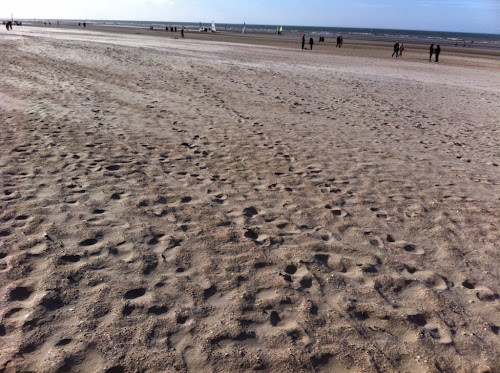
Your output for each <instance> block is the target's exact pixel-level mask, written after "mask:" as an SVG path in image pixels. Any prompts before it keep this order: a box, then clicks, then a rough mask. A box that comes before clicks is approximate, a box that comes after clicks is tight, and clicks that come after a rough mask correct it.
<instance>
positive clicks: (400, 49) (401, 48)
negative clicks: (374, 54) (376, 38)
mask: <svg viewBox="0 0 500 373" xmlns="http://www.w3.org/2000/svg"><path fill="white" fill-rule="evenodd" d="M404 50H405V46H404V43H401V45H399V41H397V42H396V44H394V52H392V57H394V55H396V57H402V56H403V51H404Z"/></svg>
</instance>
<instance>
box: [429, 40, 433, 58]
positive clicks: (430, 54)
mask: <svg viewBox="0 0 500 373" xmlns="http://www.w3.org/2000/svg"><path fill="white" fill-rule="evenodd" d="M433 53H434V44H431V47H430V48H429V62H431V58H432V54H433Z"/></svg>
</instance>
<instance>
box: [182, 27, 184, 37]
mask: <svg viewBox="0 0 500 373" xmlns="http://www.w3.org/2000/svg"><path fill="white" fill-rule="evenodd" d="M181 38H184V27H183V28H181Z"/></svg>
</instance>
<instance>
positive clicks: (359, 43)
mask: <svg viewBox="0 0 500 373" xmlns="http://www.w3.org/2000/svg"><path fill="white" fill-rule="evenodd" d="M17 27H18V28H19V27H36V28H43V29H45V28H46V29H49V30H51V29H52V30H57V29H65V30H80V31H97V32H110V33H117V34H135V35H155V36H160V37H166V38H174V39H178V38H180V30H179V29H178V31H177V32H176V33H175V32H170V31H165V30H164V29H162V30H160V29H154V30H150V29H149V28H147V27H136V26H125V27H123V26H115V25H95V24H89V25H88V26H87V27H83V26H81V27H79V26H78V25H77V24H76V25H73V24H71V25H68V24H64V25H60V26H57V25H51V26H44V25H40V24H29V23H26V25H24V24H23V26H17ZM184 32H185V36H186V37H190V38H192V39H195V40H208V41H215V42H230V43H240V44H250V45H266V46H280V47H288V48H297V46H300V39H301V38H300V36H290V35H276V34H268V33H256V32H251V33H250V32H249V33H247V34H244V35H243V34H241V33H237V32H232V31H218V32H216V33H212V32H199V31H191V30H184ZM309 37H310V35H308V36H307V38H309ZM317 39H318V38H317V37H315V38H314V40H315V48H316V50H322V51H325V52H327V53H333V51H335V50H339V49H337V48H335V44H336V40H335V38H326V40H325V42H323V43H319V42H317ZM404 43H405V46H406V47H407V49H406V53H408V52H409V49H408V48H410V49H413V50H418V51H425V52H427V51H428V49H429V45H430V44H422V43H413V42H411V41H410V42H408V41H405V42H404ZM393 44H394V42H393V41H377V40H360V39H346V38H344V44H343V46H342V50H345V49H346V48H347V49H350V48H357V47H359V48H384V50H385V51H386V53H387V52H389V51H390V52H391V53H392V47H393ZM323 47H325V48H323ZM319 48H321V49H319ZM441 50H442V56H443V55H444V54H448V55H451V56H477V57H500V48H498V49H489V48H469V47H460V46H457V47H455V46H450V45H442V46H441Z"/></svg>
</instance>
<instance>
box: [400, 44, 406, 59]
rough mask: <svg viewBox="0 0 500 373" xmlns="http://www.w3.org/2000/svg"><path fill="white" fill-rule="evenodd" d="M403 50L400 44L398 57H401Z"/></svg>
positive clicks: (403, 47) (402, 45)
mask: <svg viewBox="0 0 500 373" xmlns="http://www.w3.org/2000/svg"><path fill="white" fill-rule="evenodd" d="M404 50H405V46H404V43H401V45H400V46H399V57H402V56H403V51H404Z"/></svg>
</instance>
